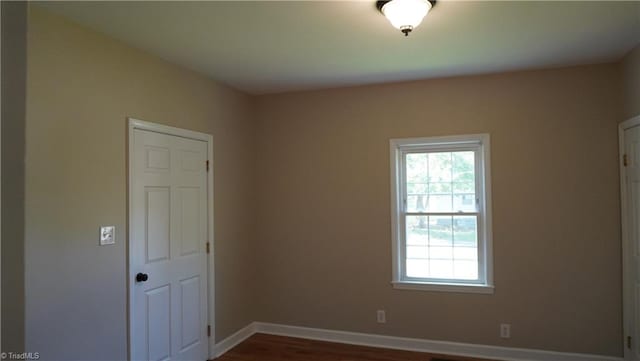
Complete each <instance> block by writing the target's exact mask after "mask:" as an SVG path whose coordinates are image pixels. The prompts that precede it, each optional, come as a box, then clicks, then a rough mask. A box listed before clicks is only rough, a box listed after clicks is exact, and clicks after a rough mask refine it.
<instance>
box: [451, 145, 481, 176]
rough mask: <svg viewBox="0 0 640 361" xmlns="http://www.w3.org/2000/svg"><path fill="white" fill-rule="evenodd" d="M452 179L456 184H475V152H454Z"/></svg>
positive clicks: (452, 156) (452, 155) (452, 157)
mask: <svg viewBox="0 0 640 361" xmlns="http://www.w3.org/2000/svg"><path fill="white" fill-rule="evenodd" d="M451 159H452V177H453V181H454V182H465V183H474V182H475V154H474V153H473V152H453V153H451Z"/></svg>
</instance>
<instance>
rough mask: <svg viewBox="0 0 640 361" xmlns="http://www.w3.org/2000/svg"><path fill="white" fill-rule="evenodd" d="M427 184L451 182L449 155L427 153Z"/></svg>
mask: <svg viewBox="0 0 640 361" xmlns="http://www.w3.org/2000/svg"><path fill="white" fill-rule="evenodd" d="M428 154H429V158H428V160H427V161H428V163H429V183H439V182H451V153H450V152H447V153H428Z"/></svg>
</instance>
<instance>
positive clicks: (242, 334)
mask: <svg viewBox="0 0 640 361" xmlns="http://www.w3.org/2000/svg"><path fill="white" fill-rule="evenodd" d="M254 333H256V323H255V322H252V323H250V324H249V325H247V326H245V327H244V328H241V329H240V330H238V331H237V332H236V333H234V334H233V335H231V336H229V337H227V338H225V339H224V340H222V341H220V342H218V343H217V344H216V346H215V352H214V357H215V358H218V357H220V356H222V355H223V354H225V353H226V352H227V351H229V350H231V349H232V348H234V347H236V346H238V345H239V344H240V343H241V342H242V341H244V340H246V339H248V338H249V337H251V335H253V334H254Z"/></svg>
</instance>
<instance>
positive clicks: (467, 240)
mask: <svg viewBox="0 0 640 361" xmlns="http://www.w3.org/2000/svg"><path fill="white" fill-rule="evenodd" d="M477 223H478V219H477V217H476V216H453V240H454V245H455V246H456V247H473V248H477V247H478V224H477Z"/></svg>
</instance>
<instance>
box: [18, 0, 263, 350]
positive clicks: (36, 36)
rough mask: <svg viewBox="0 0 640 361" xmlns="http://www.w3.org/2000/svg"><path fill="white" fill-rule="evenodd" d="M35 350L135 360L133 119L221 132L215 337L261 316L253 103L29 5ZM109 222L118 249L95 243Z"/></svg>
mask: <svg viewBox="0 0 640 361" xmlns="http://www.w3.org/2000/svg"><path fill="white" fill-rule="evenodd" d="M30 10H31V13H30V16H29V44H28V51H29V58H28V100H27V150H26V153H27V167H26V220H27V221H26V263H27V265H26V267H27V268H26V295H27V296H26V297H27V301H26V346H27V349H28V350H32V351H39V352H40V353H41V355H42V357H43V359H46V360H53V359H57V360H62V359H85V360H86V359H104V360H119V359H125V357H126V343H127V325H126V312H127V304H126V302H127V297H126V291H127V290H126V277H127V275H126V268H127V257H126V247H125V245H126V242H125V237H126V234H125V227H126V213H127V203H126V191H127V188H126V187H127V175H126V152H125V145H126V139H125V138H126V134H127V126H126V118H127V117H129V116H131V117H136V118H139V119H143V120H147V121H153V122H158V123H163V124H169V125H173V126H178V127H182V128H186V129H192V130H196V131H201V132H206V133H209V134H213V136H214V163H213V169H214V172H215V178H214V182H215V215H216V221H215V223H216V226H215V237H216V239H215V259H216V261H215V262H216V264H215V266H216V308H217V314H216V318H217V320H216V329H217V334H216V339H218V340H220V339H222V338H224V337H226V336H228V335H230V334H231V333H232V332H234V331H236V330H237V329H238V328H240V327H244V326H245V325H246V324H247V323H248V322H250V321H252V320H253V319H254V318H255V317H254V315H253V313H252V309H251V307H250V306H251V305H250V302H251V301H252V299H253V294H252V288H251V287H246V286H247V284H250V283H251V273H250V272H249V270H250V268H248V267H242V266H239V265H246V264H247V262H248V260H249V259H250V257H251V252H250V247H249V241H250V239H251V238H252V233H251V232H252V231H251V230H252V229H253V227H252V226H251V224H250V223H251V222H252V221H251V217H247V216H246V215H247V210H248V209H250V208H251V205H252V202H253V199H254V191H253V189H254V186H253V169H254V153H255V152H254V149H253V141H254V124H253V122H252V120H251V113H250V107H249V104H250V103H249V101H250V99H249V98H248V97H247V96H245V95H242V94H240V93H238V92H235V91H233V90H231V89H229V88H226V87H224V86H221V85H218V84H216V83H214V82H213V81H211V80H208V79H207V78H205V77H203V76H201V75H198V74H196V73H193V72H190V71H186V70H183V69H181V68H179V67H177V66H174V65H171V64H169V63H166V62H164V61H161V60H159V59H158V58H156V57H154V56H151V55H147V54H145V53H143V52H141V51H137V50H134V49H132V48H130V47H128V46H125V45H123V44H121V43H119V42H116V41H114V40H111V39H109V38H107V37H104V36H102V35H99V34H97V33H95V32H92V31H89V30H86V29H84V28H81V27H79V26H76V25H74V24H72V23H70V22H68V21H66V20H63V19H62V18H59V17H57V16H54V15H50V14H48V13H46V12H44V11H42V10H39V9H38V8H37V7H33V6H32V7H31V8H30ZM100 225H115V226H116V230H117V233H116V245H115V246H106V247H99V246H98V239H97V235H98V230H99V227H100Z"/></svg>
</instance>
